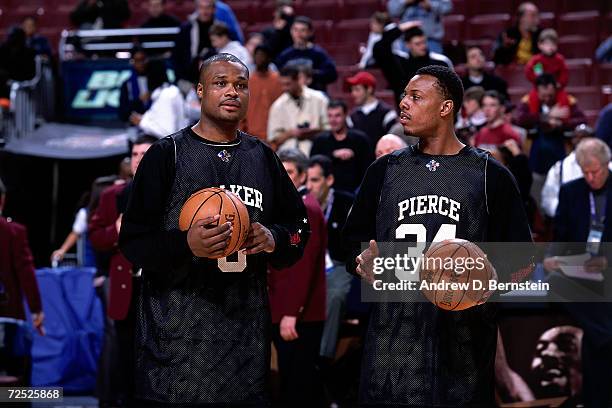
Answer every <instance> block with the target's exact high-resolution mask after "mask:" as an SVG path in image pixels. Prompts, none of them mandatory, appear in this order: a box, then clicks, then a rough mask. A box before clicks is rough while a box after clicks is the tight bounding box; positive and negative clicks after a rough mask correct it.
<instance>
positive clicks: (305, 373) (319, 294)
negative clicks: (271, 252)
mask: <svg viewBox="0 0 612 408" xmlns="http://www.w3.org/2000/svg"><path fill="white" fill-rule="evenodd" d="M278 157H279V159H280V160H281V162H282V163H283V166H284V167H285V170H287V174H288V175H289V178H290V179H291V181H292V182H293V185H294V186H295V188H296V189H297V190H298V192H300V194H301V196H302V200H303V201H304V206H305V207H306V212H307V214H308V223H309V224H310V233H311V236H312V237H313V238H314V239H309V240H308V243H307V244H306V247H305V248H304V255H303V256H302V258H301V259H300V260H299V261H297V262H296V263H295V264H294V265H293V266H290V267H289V268H283V269H276V268H272V267H270V272H269V274H268V294H269V297H270V312H271V314H272V339H273V341H274V345H275V346H276V350H277V352H278V369H279V374H280V378H281V401H282V404H283V406H292V407H297V406H309V407H311V406H318V405H320V404H321V400H320V398H321V395H322V391H323V390H322V388H321V385H320V384H319V383H318V380H317V377H318V375H317V372H316V367H315V363H316V361H317V358H318V356H319V347H320V345H321V335H322V333H323V323H324V322H325V252H326V250H327V230H326V227H325V219H324V218H323V212H322V211H321V207H320V206H319V203H318V201H317V200H316V198H315V197H314V196H313V195H312V194H309V193H308V191H307V190H305V189H303V188H302V187H303V186H304V184H305V182H306V169H307V167H308V158H307V157H306V155H304V153H302V152H301V151H300V150H298V149H284V150H281V151H280V152H279V153H278Z"/></svg>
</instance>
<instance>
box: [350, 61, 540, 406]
mask: <svg viewBox="0 0 612 408" xmlns="http://www.w3.org/2000/svg"><path fill="white" fill-rule="evenodd" d="M462 99H463V87H462V85H461V80H460V79H459V77H458V76H457V75H456V74H455V73H454V72H453V71H452V70H450V69H448V68H446V67H441V66H427V67H423V68H421V69H419V70H418V71H417V73H416V75H415V76H414V77H413V78H412V79H411V80H410V82H409V83H408V85H407V86H406V88H405V96H403V98H402V100H401V103H400V109H401V115H400V122H401V124H402V126H403V127H404V131H405V133H406V134H407V135H410V136H416V137H418V138H419V142H418V144H417V145H414V146H409V147H407V148H404V149H401V150H398V151H395V152H393V153H390V154H388V155H385V156H382V157H381V158H379V159H378V160H377V161H375V162H374V163H373V164H372V165H371V166H370V168H369V169H368V172H367V173H366V175H365V178H364V180H363V183H362V184H361V187H360V191H359V194H358V196H357V199H356V201H355V204H354V206H353V208H352V210H351V213H350V214H349V217H348V220H347V224H346V227H345V236H346V238H347V239H348V240H349V241H350V242H351V244H352V248H353V257H352V258H351V259H350V260H349V262H350V263H351V264H350V265H348V267H349V270H350V271H353V272H356V273H357V274H358V275H360V276H362V277H363V278H365V279H367V280H369V281H371V280H372V277H373V274H372V258H373V257H374V256H376V255H377V254H378V248H377V242H397V241H402V240H407V239H411V240H412V241H413V242H420V243H425V242H432V241H434V240H435V241H442V240H444V239H448V238H462V239H466V240H469V241H472V242H483V241H492V242H500V241H515V242H516V241H531V235H530V231H529V226H528V224H527V218H526V216H525V213H524V210H523V205H522V201H521V198H520V194H519V192H518V189H517V187H516V183H515V181H514V179H513V177H512V175H511V174H510V172H509V171H508V170H507V169H505V168H504V167H502V165H500V164H499V163H498V162H497V161H495V160H494V159H492V158H491V157H490V155H489V154H488V153H486V152H484V151H482V150H478V149H475V148H472V147H469V146H465V145H463V144H462V143H461V142H460V141H459V140H458V139H457V137H456V136H455V132H454V128H453V124H454V122H455V117H456V115H457V113H458V112H459V109H460V108H461V102H462ZM411 199H413V200H412V201H411ZM415 203H421V204H418V205H417V208H416V211H412V210H413V208H411V205H413V204H415ZM423 203H424V204H423ZM451 207H452V208H454V210H450V208H451ZM362 242H364V243H368V242H369V248H367V249H366V250H365V251H363V252H361V248H360V246H361V243H362ZM360 252H361V253H360ZM354 255H358V256H357V258H355V256H354ZM525 263H526V264H528V263H529V261H525ZM495 266H496V267H497V274H498V275H499V278H500V279H501V280H504V281H506V280H510V279H512V278H515V279H518V275H512V276H509V271H510V270H513V269H510V268H500V267H498V265H497V264H496V265H495ZM521 272H523V273H527V272H525V271H523V270H521ZM496 338H497V326H496V319H495V305H494V304H492V303H485V304H483V305H480V306H475V307H472V308H471V309H468V310H465V311H459V312H450V311H444V310H442V309H439V308H437V307H436V306H435V305H433V304H431V303H427V302H415V303H408V302H402V303H391V302H386V303H382V302H381V303H374V304H373V307H372V312H371V318H370V322H369V327H368V330H367V334H366V343H365V348H364V360H363V362H362V370H361V381H360V403H361V404H362V405H363V406H368V405H369V406H379V405H380V406H382V405H384V406H385V407H387V406H418V407H442V406H445V407H446V406H470V407H481V406H482V407H491V406H495V399H494V365H495V364H494V363H495V349H496Z"/></svg>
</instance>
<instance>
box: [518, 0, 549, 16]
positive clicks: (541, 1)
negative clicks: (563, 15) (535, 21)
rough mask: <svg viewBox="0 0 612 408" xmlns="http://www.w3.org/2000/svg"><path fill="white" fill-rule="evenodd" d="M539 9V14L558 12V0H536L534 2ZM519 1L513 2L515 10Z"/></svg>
mask: <svg viewBox="0 0 612 408" xmlns="http://www.w3.org/2000/svg"><path fill="white" fill-rule="evenodd" d="M535 3H536V5H537V6H538V10H540V16H541V13H542V12H550V13H553V14H554V13H558V12H559V0H538V1H537V2H535ZM519 4H520V2H516V3H515V10H516V9H518V6H519Z"/></svg>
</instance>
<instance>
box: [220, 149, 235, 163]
mask: <svg viewBox="0 0 612 408" xmlns="http://www.w3.org/2000/svg"><path fill="white" fill-rule="evenodd" d="M217 157H219V158H220V159H221V160H223V161H224V162H226V163H227V162H229V161H230V159H231V158H232V155H231V154H230V153H229V152H228V151H227V150H225V149H223V150H221V151H220V152H219V153H217Z"/></svg>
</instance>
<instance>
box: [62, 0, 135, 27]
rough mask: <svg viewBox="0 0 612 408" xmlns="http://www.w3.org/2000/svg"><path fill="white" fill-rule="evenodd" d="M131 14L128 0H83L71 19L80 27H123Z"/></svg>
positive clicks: (71, 14)
mask: <svg viewBox="0 0 612 408" xmlns="http://www.w3.org/2000/svg"><path fill="white" fill-rule="evenodd" d="M130 14H131V13H130V6H129V5H128V2H127V0H81V2H80V3H79V4H78V5H77V6H76V8H75V9H74V11H73V12H72V13H70V21H71V22H72V24H74V25H75V26H77V27H78V28H80V29H93V30H96V29H97V30H99V29H103V28H105V29H106V28H123V25H124V24H125V22H126V21H127V20H128V19H129V18H130Z"/></svg>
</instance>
